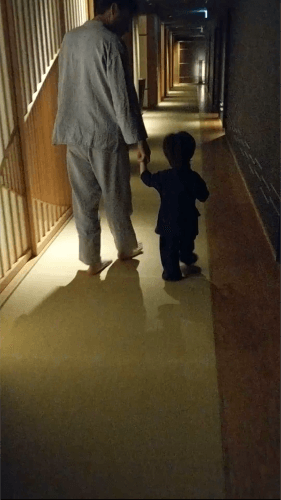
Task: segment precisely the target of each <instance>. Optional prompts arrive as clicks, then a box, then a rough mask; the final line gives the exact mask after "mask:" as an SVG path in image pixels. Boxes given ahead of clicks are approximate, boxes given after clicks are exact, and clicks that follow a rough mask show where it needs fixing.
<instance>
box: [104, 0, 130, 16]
mask: <svg viewBox="0 0 281 500" xmlns="http://www.w3.org/2000/svg"><path fill="white" fill-rule="evenodd" d="M113 3H116V5H118V7H119V9H120V10H125V9H127V10H128V11H129V12H131V14H133V15H135V14H136V13H137V11H138V4H137V0H97V2H96V14H97V15H98V16H100V15H102V14H104V13H105V12H106V11H107V10H108V9H110V7H111V5H112V4H113Z"/></svg>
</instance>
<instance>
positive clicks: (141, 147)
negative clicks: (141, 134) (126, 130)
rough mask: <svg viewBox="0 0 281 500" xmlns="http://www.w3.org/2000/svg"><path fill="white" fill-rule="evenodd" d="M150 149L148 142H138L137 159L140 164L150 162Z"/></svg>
mask: <svg viewBox="0 0 281 500" xmlns="http://www.w3.org/2000/svg"><path fill="white" fill-rule="evenodd" d="M150 155H151V151H150V147H149V145H148V144H147V141H140V142H138V149H137V158H138V162H139V163H141V162H145V163H146V164H147V163H149V162H150Z"/></svg>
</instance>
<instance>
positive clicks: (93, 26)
mask: <svg viewBox="0 0 281 500" xmlns="http://www.w3.org/2000/svg"><path fill="white" fill-rule="evenodd" d="M146 138H147V134H146V130H145V127H144V124H143V120H142V116H141V112H140V108H139V104H138V99H137V95H136V92H135V88H134V85H133V82H132V80H131V78H130V76H129V67H128V63H127V51H126V47H125V44H124V43H123V41H122V40H121V39H120V38H119V37H118V36H117V35H115V34H114V33H112V32H111V31H110V30H108V29H107V28H106V27H105V26H104V25H103V24H102V23H101V22H100V21H88V22H86V23H85V24H84V25H83V26H81V27H80V28H77V29H75V30H73V31H71V32H69V33H67V34H66V35H65V37H64V40H63V44H62V48H61V52H60V56H59V95H58V113H57V118H56V123H55V128H54V133H53V144H54V145H56V144H67V146H68V148H67V166H68V174H69V179H70V183H71V186H72V194H73V212H74V217H75V222H76V227H77V231H78V235H79V257H80V260H81V261H82V262H84V263H85V264H88V265H93V264H95V263H97V262H99V260H100V221H99V212H98V210H99V202H100V198H101V195H103V198H104V203H105V209H106V214H107V219H108V223H109V226H110V229H111V231H112V234H113V236H114V240H115V244H116V247H117V250H118V252H119V253H125V254H129V253H130V252H131V251H132V250H133V249H134V248H136V247H137V240H136V235H135V232H134V229H133V226H132V223H131V218H130V216H131V214H132V200H131V187H130V161H129V152H128V146H127V145H130V144H136V143H137V142H139V141H142V140H145V139H146Z"/></svg>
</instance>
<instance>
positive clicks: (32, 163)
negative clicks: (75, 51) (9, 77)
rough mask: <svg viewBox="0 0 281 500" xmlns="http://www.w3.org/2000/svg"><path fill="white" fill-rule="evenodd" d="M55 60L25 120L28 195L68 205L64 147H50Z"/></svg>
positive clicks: (69, 199)
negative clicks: (29, 190)
mask: <svg viewBox="0 0 281 500" xmlns="http://www.w3.org/2000/svg"><path fill="white" fill-rule="evenodd" d="M57 82H58V61H56V62H55V63H54V65H53V67H52V69H51V71H50V73H49V77H48V79H47V80H46V81H45V83H44V88H43V89H42V92H41V93H40V94H39V96H38V98H37V100H36V102H35V103H34V106H33V108H32V110H31V112H30V115H29V117H28V120H27V121H26V123H25V126H24V128H25V130H24V134H25V141H26V145H27V170H28V176H29V179H30V187H31V195H32V197H33V198H36V199H39V200H41V201H42V202H43V201H44V202H46V203H50V204H53V205H58V206H68V207H69V206H71V189H70V186H69V182H68V177H67V169H66V148H65V147H64V146H52V132H53V127H54V122H55V118H56V113H57V92H58V84H57Z"/></svg>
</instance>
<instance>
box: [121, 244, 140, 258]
mask: <svg viewBox="0 0 281 500" xmlns="http://www.w3.org/2000/svg"><path fill="white" fill-rule="evenodd" d="M141 253H143V245H142V243H139V244H138V246H137V248H135V249H134V250H132V251H131V252H130V253H129V254H125V253H119V254H118V259H120V260H129V259H133V258H134V257H136V256H137V255H140V254H141Z"/></svg>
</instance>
